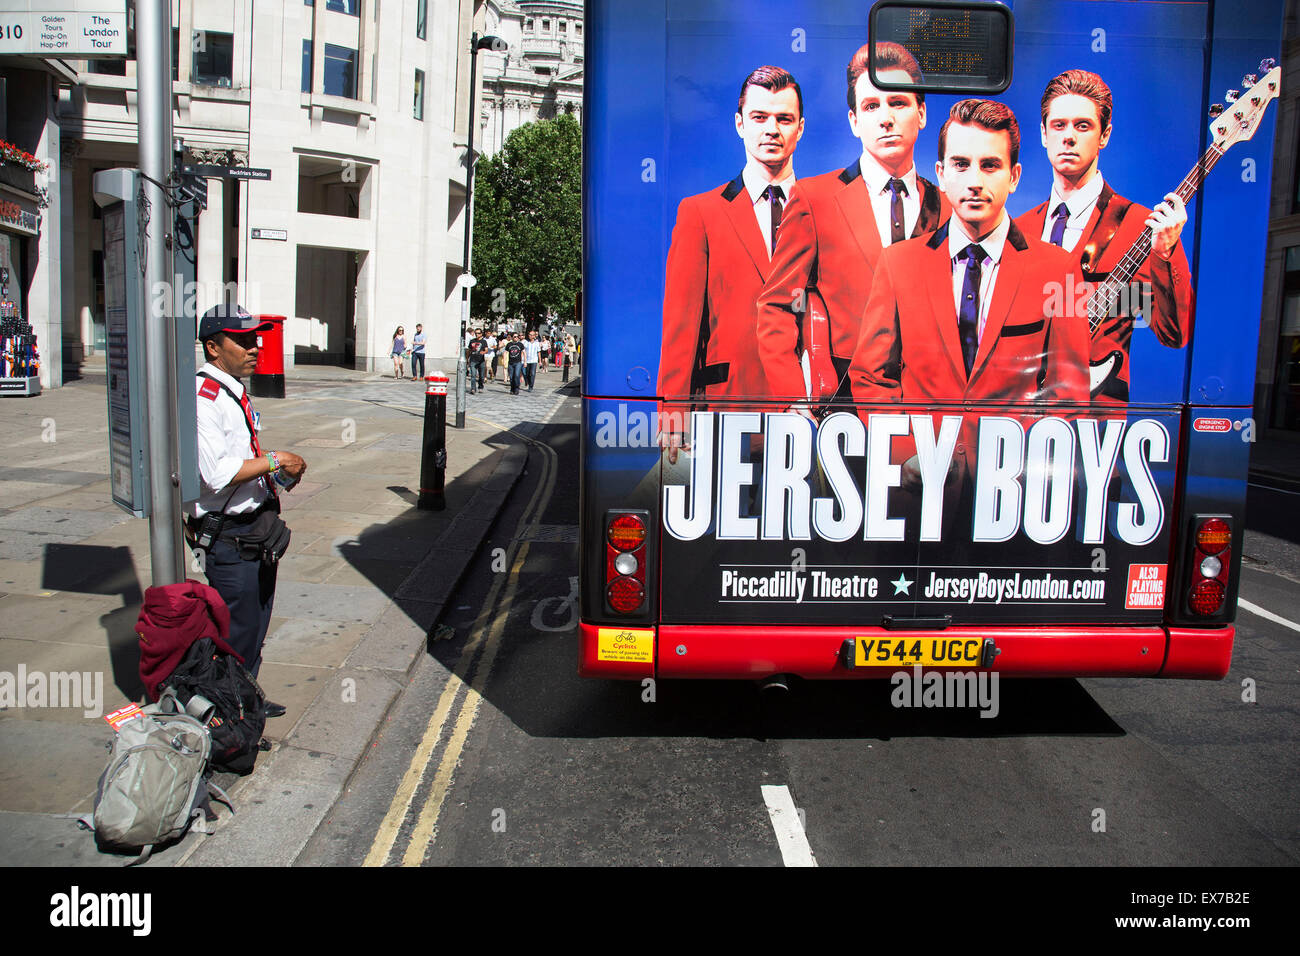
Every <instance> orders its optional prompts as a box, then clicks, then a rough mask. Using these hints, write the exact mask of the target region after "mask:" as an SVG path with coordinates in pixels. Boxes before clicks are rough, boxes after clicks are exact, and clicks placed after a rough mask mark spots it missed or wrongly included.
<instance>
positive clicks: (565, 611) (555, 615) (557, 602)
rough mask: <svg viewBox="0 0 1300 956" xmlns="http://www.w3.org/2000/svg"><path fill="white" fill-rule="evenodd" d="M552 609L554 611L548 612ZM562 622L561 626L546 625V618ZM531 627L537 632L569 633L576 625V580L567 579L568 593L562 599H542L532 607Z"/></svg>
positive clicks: (574, 578) (573, 578) (557, 597)
mask: <svg viewBox="0 0 1300 956" xmlns="http://www.w3.org/2000/svg"><path fill="white" fill-rule="evenodd" d="M549 608H554V611H549V612H548V609H549ZM547 617H550V618H551V619H552V620H562V621H563V623H561V624H547V623H546V618H547ZM532 625H533V627H534V628H536V629H537V630H539V631H571V630H573V628H575V627H577V625H578V579H577V577H576V576H574V577H571V578H569V593H568V594H566V595H564V596H563V597H560V596H558V595H557V596H555V597H548V598H542V599H541V600H540V601H538V602H537V604H536V605H535V606H534V607H533V617H532Z"/></svg>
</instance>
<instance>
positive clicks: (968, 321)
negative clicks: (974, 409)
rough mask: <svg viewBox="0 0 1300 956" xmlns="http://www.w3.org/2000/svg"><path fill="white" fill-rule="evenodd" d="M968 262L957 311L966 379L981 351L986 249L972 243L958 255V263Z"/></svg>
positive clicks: (958, 332)
mask: <svg viewBox="0 0 1300 956" xmlns="http://www.w3.org/2000/svg"><path fill="white" fill-rule="evenodd" d="M963 259H965V260H966V276H965V278H964V279H962V283H961V308H959V309H958V310H957V334H958V335H959V336H960V338H961V357H962V361H963V362H965V363H966V377H967V378H970V370H971V369H972V368H974V366H975V354H976V353H977V352H978V351H979V347H980V340H979V315H980V265H981V263H983V261H984V249H983V248H982V247H981V246H979V245H978V244H977V243H974V242H972V243H971V244H970V245H969V246H967V247H966V248H965V249H963V250H962V251H961V252H959V253H957V261H958V262H960V261H961V260H963Z"/></svg>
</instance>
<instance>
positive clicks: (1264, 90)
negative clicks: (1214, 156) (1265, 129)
mask: <svg viewBox="0 0 1300 956" xmlns="http://www.w3.org/2000/svg"><path fill="white" fill-rule="evenodd" d="M1259 72H1260V73H1262V74H1263V76H1262V77H1260V76H1257V75H1256V74H1254V73H1248V74H1247V75H1246V76H1245V77H1243V78H1242V81H1241V85H1242V86H1243V87H1249V89H1247V90H1246V92H1245V93H1239V92H1238V91H1237V90H1228V92H1227V94H1226V95H1225V96H1224V99H1225V100H1226V101H1227V102H1228V106H1227V108H1226V109H1225V108H1224V107H1223V106H1222V105H1221V104H1219V103H1215V104H1214V105H1213V106H1211V107H1210V115H1211V116H1212V117H1214V122H1212V123H1211V124H1210V138H1211V139H1212V140H1213V141H1214V145H1215V146H1218V147H1219V148H1220V149H1221V150H1225V151H1226V150H1227V149H1228V147H1230V146H1233V145H1235V144H1236V143H1241V142H1245V141H1246V140H1248V139H1250V138H1251V137H1252V136H1254V135H1255V130H1256V129H1258V128H1259V123H1260V120H1262V119H1263V118H1264V113H1265V112H1266V111H1267V110H1268V104H1269V103H1271V102H1272V101H1273V100H1275V99H1277V95H1278V92H1279V91H1280V89H1281V85H1282V68H1281V67H1280V66H1278V65H1277V62H1276V61H1275V60H1271V59H1269V60H1264V61H1263V62H1262V63H1260V65H1259Z"/></svg>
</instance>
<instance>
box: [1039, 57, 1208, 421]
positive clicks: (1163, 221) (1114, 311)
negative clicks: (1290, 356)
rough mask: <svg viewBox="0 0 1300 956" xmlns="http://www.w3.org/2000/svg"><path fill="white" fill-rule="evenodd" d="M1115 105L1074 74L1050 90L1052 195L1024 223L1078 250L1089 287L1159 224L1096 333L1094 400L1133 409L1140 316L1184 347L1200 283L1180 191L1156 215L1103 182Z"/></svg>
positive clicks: (1046, 109) (1047, 119) (1046, 95)
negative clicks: (1134, 344)
mask: <svg viewBox="0 0 1300 956" xmlns="http://www.w3.org/2000/svg"><path fill="white" fill-rule="evenodd" d="M1111 108H1112V100H1111V93H1110V87H1108V86H1107V85H1106V83H1105V81H1103V80H1102V78H1101V77H1100V76H1098V75H1097V74H1096V73H1089V72H1087V71H1086V70H1067V71H1066V72H1064V73H1062V74H1061V75H1060V76H1058V77H1056V78H1055V79H1053V80H1052V81H1051V82H1050V83H1048V84H1047V88H1046V89H1045V90H1044V91H1043V99H1042V127H1041V134H1042V140H1043V146H1044V147H1046V149H1047V158H1048V160H1049V161H1050V162H1051V164H1052V195H1051V198H1049V199H1048V200H1047V201H1046V202H1044V203H1042V204H1041V205H1038V206H1035V207H1034V208H1033V209H1031V210H1030V211H1029V212H1027V213H1024V214H1023V215H1021V216H1019V217H1018V218H1017V219H1016V225H1017V226H1019V227H1020V228H1021V230H1022V231H1023V232H1025V233H1028V234H1031V235H1034V236H1038V237H1041V238H1042V239H1043V240H1044V241H1046V242H1052V243H1054V244H1056V245H1058V246H1061V247H1062V248H1064V249H1067V250H1069V251H1071V252H1073V253H1074V257H1075V259H1076V260H1078V261H1079V262H1080V263H1081V265H1082V269H1083V275H1084V278H1085V279H1086V280H1088V281H1090V282H1098V281H1100V280H1103V279H1105V278H1106V277H1107V276H1108V275H1110V274H1111V273H1112V272H1113V271H1114V270H1115V268H1116V266H1117V265H1118V264H1119V263H1120V261H1121V260H1122V259H1123V258H1124V257H1125V255H1126V253H1127V252H1128V251H1129V249H1130V248H1131V247H1132V246H1133V244H1134V242H1135V241H1137V239H1138V238H1139V236H1140V235H1141V234H1142V231H1143V229H1145V228H1147V227H1150V229H1151V233H1152V235H1151V245H1150V252H1149V254H1147V255H1145V256H1143V257H1142V258H1141V259H1140V263H1141V264H1140V266H1139V267H1138V269H1137V272H1136V275H1135V276H1134V277H1133V278H1132V279H1130V280H1129V282H1130V283H1131V284H1130V285H1128V286H1127V288H1126V291H1125V295H1124V297H1123V298H1121V300H1120V304H1119V306H1118V307H1114V308H1111V309H1109V310H1107V311H1106V313H1105V315H1104V316H1103V317H1101V320H1100V322H1099V323H1098V325H1097V327H1096V328H1095V329H1093V330H1092V342H1091V355H1090V361H1091V365H1092V382H1091V386H1090V387H1091V391H1092V396H1093V401H1094V402H1095V403H1097V404H1100V405H1126V404H1128V397H1129V362H1128V357H1129V343H1130V341H1131V339H1132V336H1133V324H1134V319H1133V314H1132V313H1134V312H1141V313H1143V315H1142V318H1143V319H1144V320H1145V323H1146V324H1148V325H1150V326H1151V329H1152V331H1154V332H1155V334H1156V339H1157V340H1158V341H1159V342H1161V343H1162V344H1163V345H1167V346H1169V347H1170V348H1181V347H1182V346H1184V345H1186V344H1187V339H1188V336H1189V335H1190V334H1191V328H1192V280H1191V269H1190V267H1189V266H1188V264H1187V254H1186V252H1184V251H1183V246H1182V243H1181V242H1179V241H1178V237H1179V235H1180V234H1181V233H1182V230H1183V226H1184V225H1185V224H1186V222H1187V210H1186V209H1185V208H1184V206H1183V201H1182V200H1181V199H1180V198H1179V197H1178V194H1177V193H1169V194H1168V195H1167V196H1165V198H1164V202H1161V203H1159V204H1158V205H1157V206H1156V207H1155V209H1154V210H1151V209H1148V208H1146V207H1145V206H1140V205H1138V204H1137V203H1134V202H1130V201H1129V200H1127V199H1125V198H1124V197H1123V196H1120V195H1118V194H1117V193H1116V192H1115V190H1113V189H1112V188H1111V187H1110V184H1109V183H1107V182H1105V180H1103V179H1102V175H1101V171H1100V170H1099V169H1098V168H1097V157H1098V154H1099V153H1100V152H1101V150H1102V149H1104V148H1105V146H1106V143H1107V142H1108V141H1109V140H1110V134H1111V125H1110V118H1111ZM1126 306H1127V307H1126Z"/></svg>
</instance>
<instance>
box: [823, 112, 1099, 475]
mask: <svg viewBox="0 0 1300 956" xmlns="http://www.w3.org/2000/svg"><path fill="white" fill-rule="evenodd" d="M1019 152H1020V131H1019V127H1018V125H1017V124H1016V118H1015V116H1014V115H1013V114H1012V112H1011V110H1009V109H1008V108H1007V107H1006V106H1004V105H1002V104H1001V103H995V102H993V101H991V100H976V99H968V100H962V101H960V102H959V103H957V104H955V105H954V106H953V107H952V111H951V113H950V115H949V118H948V120H947V122H945V123H944V125H943V129H942V130H941V131H940V133H939V157H940V158H939V162H937V163H936V164H935V172H936V173H937V175H938V178H939V183H940V186H941V187H942V188H943V191H944V193H945V195H946V196H947V197H948V201H949V202H950V203H951V204H952V218H951V219H949V220H948V222H947V223H945V224H944V226H942V227H941V228H939V229H938V230H937V231H936V232H934V233H933V234H931V235H930V236H928V237H924V238H919V239H913V240H910V241H907V242H903V243H900V244H898V245H896V246H891V247H890V248H888V249H886V250H885V251H884V252H883V253H882V254H881V256H880V259H879V261H878V262H877V264H876V273H875V280H874V284H873V286H872V289H871V297H870V299H869V300H868V302H867V306H866V311H865V314H864V316H863V320H862V334H861V336H860V338H859V340H858V346H857V350H856V351H855V353H854V356H853V362H852V367H851V369H850V372H849V376H850V381H851V383H852V391H853V398H854V399H855V400H856V401H860V402H874V403H879V402H899V401H903V402H907V403H909V404H911V403H915V404H917V405H920V406H935V405H945V404H947V405H953V404H956V403H962V404H968V403H971V402H988V403H994V404H996V405H1000V406H1006V405H1014V404H1021V403H1028V402H1032V403H1048V402H1051V403H1071V404H1074V405H1081V404H1086V403H1087V401H1088V380H1087V357H1088V327H1087V319H1086V318H1085V317H1083V316H1080V315H1074V314H1073V313H1072V310H1070V309H1054V308H1053V300H1052V297H1051V296H1049V294H1048V290H1051V289H1060V288H1062V287H1063V286H1064V285H1066V284H1068V282H1069V281H1071V280H1068V279H1067V276H1068V275H1069V274H1070V273H1071V272H1072V270H1073V269H1074V268H1075V263H1074V259H1073V257H1072V256H1071V255H1070V254H1069V253H1067V252H1066V251H1065V250H1063V249H1059V248H1057V247H1054V246H1052V245H1049V244H1046V243H1043V242H1041V241H1039V240H1038V239H1037V238H1036V237H1033V236H1027V235H1025V234H1023V233H1022V232H1021V230H1019V229H1017V228H1016V226H1015V225H1014V224H1013V223H1012V222H1011V218H1010V217H1009V216H1008V215H1007V214H1006V208H1005V207H1006V202H1007V197H1008V196H1009V195H1010V194H1011V193H1012V192H1014V191H1015V189H1016V186H1017V184H1018V183H1019V181H1020V164H1019V162H1018V158H1019ZM1060 301H1061V297H1060V296H1059V295H1058V296H1057V297H1056V302H1057V303H1058V304H1059V303H1060ZM1054 312H1055V314H1054ZM958 408H960V406H958ZM862 414H863V415H864V417H865V416H868V415H869V412H868V411H867V410H865V409H864V410H863V411H862ZM976 428H977V416H973V415H972V416H969V417H968V419H967V421H966V423H965V425H964V427H963V429H962V432H961V436H960V438H959V439H958V442H957V447H956V449H955V451H954V456H953V460H952V464H953V468H954V474H963V473H969V471H970V470H971V468H972V467H973V466H974V456H975V452H976V446H975V444H974V441H975V438H976ZM904 447H907V445H906V443H904ZM910 451H911V449H910V447H907V455H910ZM903 457H906V455H905V456H903ZM917 477H918V476H917V473H916V465H915V462H914V461H909V462H908V463H907V464H906V465H905V467H904V487H908V486H909V485H912V484H914V483H915V480H916V479H917Z"/></svg>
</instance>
